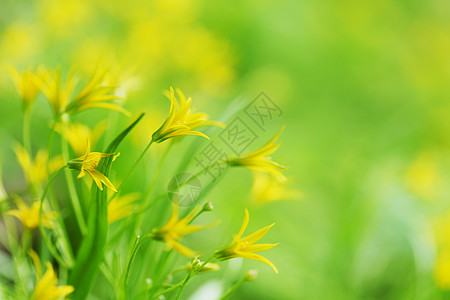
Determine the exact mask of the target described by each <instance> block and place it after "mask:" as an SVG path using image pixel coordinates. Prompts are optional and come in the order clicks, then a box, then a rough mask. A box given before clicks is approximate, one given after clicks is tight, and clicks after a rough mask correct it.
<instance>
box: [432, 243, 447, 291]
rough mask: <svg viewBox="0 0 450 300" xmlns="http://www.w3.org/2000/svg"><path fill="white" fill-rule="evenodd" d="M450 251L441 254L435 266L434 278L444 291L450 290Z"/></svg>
mask: <svg viewBox="0 0 450 300" xmlns="http://www.w3.org/2000/svg"><path fill="white" fill-rule="evenodd" d="M449 250H450V249H447V251H443V252H440V253H439V254H438V256H437V259H436V262H435V266H434V278H435V281H436V283H437V285H438V286H439V287H440V288H441V289H443V290H450V251H449Z"/></svg>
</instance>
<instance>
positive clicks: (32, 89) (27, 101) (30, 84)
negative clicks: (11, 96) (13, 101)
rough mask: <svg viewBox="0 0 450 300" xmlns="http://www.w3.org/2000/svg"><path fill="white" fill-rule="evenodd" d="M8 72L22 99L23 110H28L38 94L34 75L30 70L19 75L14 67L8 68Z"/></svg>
mask: <svg viewBox="0 0 450 300" xmlns="http://www.w3.org/2000/svg"><path fill="white" fill-rule="evenodd" d="M8 71H9V73H10V74H11V77H12V79H13V81H14V84H15V86H16V89H17V92H18V93H19V96H20V98H21V99H22V102H23V107H24V109H25V110H28V109H29V108H30V105H31V103H32V102H33V101H34V99H36V96H37V94H38V93H39V88H38V87H37V85H36V74H35V73H34V72H33V71H31V70H25V71H24V72H23V73H22V74H20V73H19V71H18V70H17V69H16V68H14V67H9V68H8Z"/></svg>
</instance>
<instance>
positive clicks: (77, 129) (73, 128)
mask: <svg viewBox="0 0 450 300" xmlns="http://www.w3.org/2000/svg"><path fill="white" fill-rule="evenodd" d="M105 125H106V124H105V123H104V122H100V123H99V124H98V125H97V126H95V127H94V129H93V130H91V129H90V128H89V127H88V126H86V125H84V124H81V123H66V124H64V125H62V126H61V128H58V131H60V132H61V133H62V136H63V138H64V139H66V140H67V141H68V142H69V144H70V146H71V147H72V149H73V151H74V152H75V154H76V155H82V154H83V153H84V151H85V149H86V146H87V141H88V140H89V141H91V142H92V143H93V144H95V141H97V140H98V139H99V138H100V136H101V134H102V133H103V131H105V129H106V126H105Z"/></svg>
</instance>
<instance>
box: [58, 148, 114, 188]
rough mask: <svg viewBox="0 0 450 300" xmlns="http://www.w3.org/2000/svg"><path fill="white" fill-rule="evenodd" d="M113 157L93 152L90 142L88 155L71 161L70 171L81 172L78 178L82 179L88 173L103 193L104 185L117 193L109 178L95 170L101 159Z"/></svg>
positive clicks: (109, 154)
mask: <svg viewBox="0 0 450 300" xmlns="http://www.w3.org/2000/svg"><path fill="white" fill-rule="evenodd" d="M111 155H114V153H101V152H91V143H90V141H89V140H88V143H87V147H86V153H85V154H84V155H83V156H80V157H78V158H75V159H73V160H71V161H69V162H68V163H67V165H68V166H69V168H70V169H73V170H79V171H80V174H78V178H82V177H83V176H84V175H86V172H87V173H89V175H91V176H92V179H94V181H95V184H96V185H97V187H98V188H99V189H100V190H101V191H103V185H102V183H103V184H104V185H106V186H107V187H108V188H110V189H111V190H113V191H114V192H117V190H116V188H115V187H114V185H113V184H112V183H111V181H109V179H108V177H106V176H105V175H104V174H103V173H101V172H100V171H98V170H96V169H94V168H96V167H97V166H98V162H99V161H100V159H102V158H104V157H108V156H111Z"/></svg>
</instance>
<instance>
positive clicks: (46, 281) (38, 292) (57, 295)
mask: <svg viewBox="0 0 450 300" xmlns="http://www.w3.org/2000/svg"><path fill="white" fill-rule="evenodd" d="M32 258H33V262H34V264H35V270H36V279H37V282H36V286H35V287H34V291H33V294H32V295H31V298H30V300H58V299H62V298H65V296H67V295H69V294H70V293H72V292H73V291H74V288H73V286H71V285H61V286H58V277H57V276H56V273H55V270H53V266H52V264H51V263H49V262H46V263H45V265H46V266H47V270H46V271H45V273H44V276H42V274H41V272H42V267H41V263H40V261H39V257H38V256H37V255H36V254H35V255H33V256H32Z"/></svg>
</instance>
